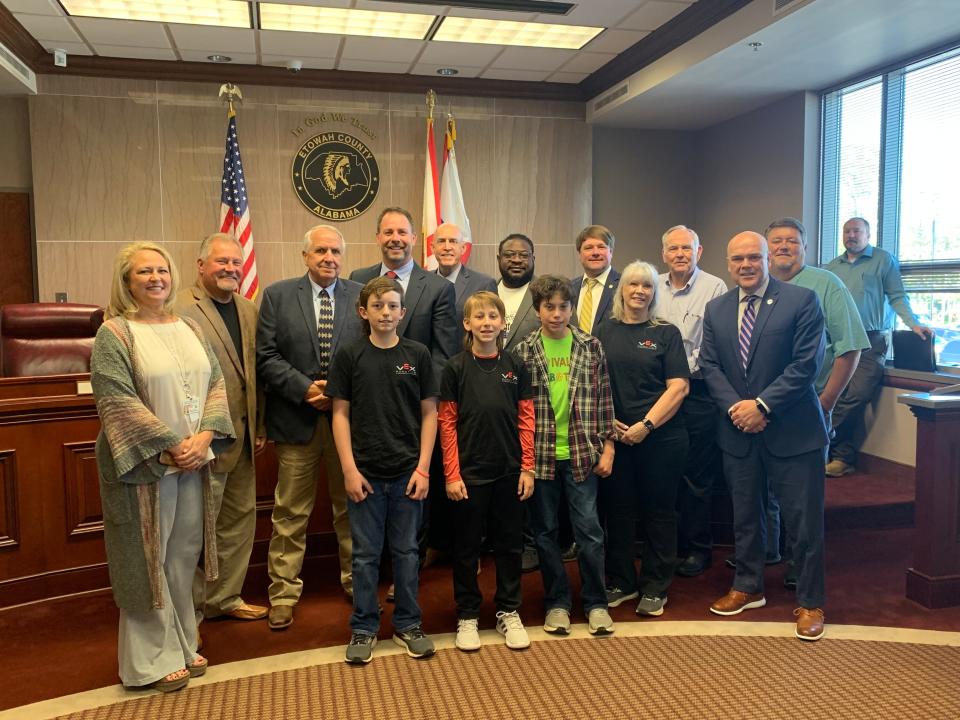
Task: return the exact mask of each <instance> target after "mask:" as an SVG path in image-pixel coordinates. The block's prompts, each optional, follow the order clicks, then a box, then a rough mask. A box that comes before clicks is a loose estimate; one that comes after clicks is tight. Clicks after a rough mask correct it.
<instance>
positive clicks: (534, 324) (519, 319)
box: [497, 233, 540, 350]
mask: <svg viewBox="0 0 960 720" xmlns="http://www.w3.org/2000/svg"><path fill="white" fill-rule="evenodd" d="M533 263H534V257H533V241H532V240H531V239H530V238H528V237H527V236H526V235H522V234H521V233H511V234H510V235H507V237H506V238H504V239H503V240H502V241H501V242H500V247H499V248H498V249H497V265H498V266H499V267H500V282H499V283H497V294H498V295H499V296H500V299H501V300H503V304H504V307H506V310H507V317H506V321H507V334H506V336H505V337H504V339H503V349H504V350H512V349H513V348H514V346H515V345H516V344H517V343H519V342H520V341H521V340H523V339H524V338H525V337H526V336H527V335H529V334H530V333H531V332H533V331H534V330H539V329H540V318H539V316H538V315H537V311H536V310H534V309H533V296H532V295H531V294H530V290H529V287H530V281H531V280H533Z"/></svg>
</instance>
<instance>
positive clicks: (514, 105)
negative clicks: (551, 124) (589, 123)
mask: <svg viewBox="0 0 960 720" xmlns="http://www.w3.org/2000/svg"><path fill="white" fill-rule="evenodd" d="M495 108H496V110H495V114H497V115H506V116H517V117H548V118H567V119H570V120H583V119H584V118H585V117H586V113H587V107H586V105H584V104H583V103H581V102H575V101H571V100H524V99H522V98H496V103H495Z"/></svg>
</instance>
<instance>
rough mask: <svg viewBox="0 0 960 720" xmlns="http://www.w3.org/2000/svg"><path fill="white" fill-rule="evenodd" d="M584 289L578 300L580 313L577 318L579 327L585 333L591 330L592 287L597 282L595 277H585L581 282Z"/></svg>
mask: <svg viewBox="0 0 960 720" xmlns="http://www.w3.org/2000/svg"><path fill="white" fill-rule="evenodd" d="M583 284H584V285H585V286H586V290H584V293H583V300H582V301H581V302H580V314H579V315H578V316H577V319H578V320H579V321H580V329H581V330H583V331H584V332H585V333H589V332H592V330H593V322H592V321H593V289H594V288H595V287H596V286H597V285H598V284H599V281H598V280H597V279H596V278H587V279H586V280H584V283H583Z"/></svg>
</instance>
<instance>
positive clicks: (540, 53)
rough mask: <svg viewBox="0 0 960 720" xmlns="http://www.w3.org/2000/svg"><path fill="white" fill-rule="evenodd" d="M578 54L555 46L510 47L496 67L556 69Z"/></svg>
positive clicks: (499, 58)
mask: <svg viewBox="0 0 960 720" xmlns="http://www.w3.org/2000/svg"><path fill="white" fill-rule="evenodd" d="M575 54H576V52H575V51H573V50H557V49H554V48H529V47H508V48H507V49H506V50H504V51H503V53H501V55H500V57H498V58H497V59H496V60H495V61H494V63H493V67H495V68H510V69H513V70H551V71H552V70H556V69H558V68H559V67H560V66H561V65H563V63H565V62H566V61H567V60H569V59H570V58H572V57H573V56H574V55H575Z"/></svg>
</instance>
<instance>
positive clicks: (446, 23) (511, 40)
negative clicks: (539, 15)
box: [433, 17, 603, 50]
mask: <svg viewBox="0 0 960 720" xmlns="http://www.w3.org/2000/svg"><path fill="white" fill-rule="evenodd" d="M601 32H603V28H602V27H585V26H583V25H551V24H549V23H531V22H516V21H513V20H486V19H483V18H462V17H445V18H444V19H443V24H442V25H441V26H440V29H439V30H437V32H436V34H435V35H434V36H433V39H434V40H439V41H440V42H464V43H481V44H484V45H520V46H525V47H541V48H564V49H567V50H579V49H580V48H582V47H583V46H584V45H586V44H587V43H588V42H590V41H591V40H593V38H595V37H596V36H597V35H599V34H600V33H601Z"/></svg>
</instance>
